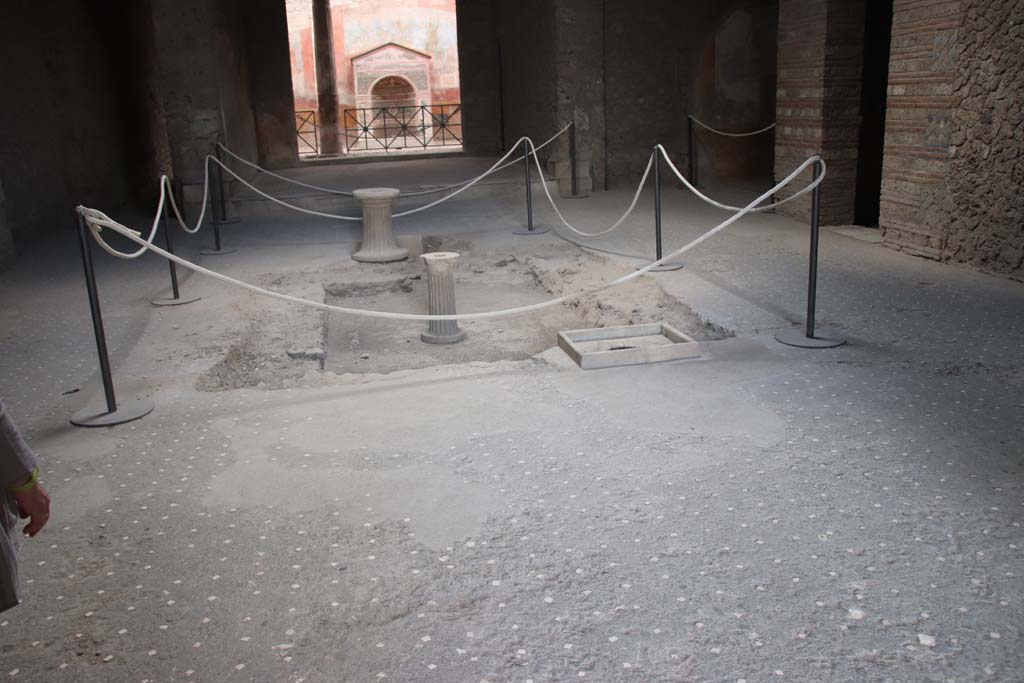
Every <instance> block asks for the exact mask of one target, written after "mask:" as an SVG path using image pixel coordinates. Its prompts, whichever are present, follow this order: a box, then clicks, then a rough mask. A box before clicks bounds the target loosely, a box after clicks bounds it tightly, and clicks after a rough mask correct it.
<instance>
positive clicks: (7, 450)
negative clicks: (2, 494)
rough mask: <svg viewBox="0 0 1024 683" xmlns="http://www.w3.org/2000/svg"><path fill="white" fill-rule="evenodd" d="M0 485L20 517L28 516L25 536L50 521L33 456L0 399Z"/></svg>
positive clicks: (33, 533) (48, 503) (44, 491)
mask: <svg viewBox="0 0 1024 683" xmlns="http://www.w3.org/2000/svg"><path fill="white" fill-rule="evenodd" d="M0 486H2V487H3V488H5V489H7V491H9V492H10V493H11V495H12V496H13V497H14V500H15V502H16V503H17V504H18V512H19V513H20V514H21V516H22V518H25V517H30V518H31V520H30V521H29V523H28V524H27V525H26V526H25V533H26V534H28V535H29V536H35V535H36V534H37V533H39V530H40V529H42V528H43V527H44V526H45V525H46V522H47V520H49V518H50V496H49V495H47V493H46V489H44V488H43V487H42V485H41V484H40V483H39V469H38V467H37V465H36V455H35V453H33V452H32V449H31V448H29V447H28V444H27V443H25V440H24V439H23V438H21V434H19V433H18V428H17V427H16V426H15V425H14V421H13V420H11V417H10V415H8V414H7V407H6V406H5V405H4V402H3V400H0Z"/></svg>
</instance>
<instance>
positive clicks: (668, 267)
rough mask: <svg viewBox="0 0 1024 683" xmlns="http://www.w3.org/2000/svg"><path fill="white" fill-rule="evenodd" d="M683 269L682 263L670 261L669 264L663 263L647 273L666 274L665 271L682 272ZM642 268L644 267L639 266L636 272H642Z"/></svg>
mask: <svg viewBox="0 0 1024 683" xmlns="http://www.w3.org/2000/svg"><path fill="white" fill-rule="evenodd" d="M682 267H683V264H682V263H678V262H676V261H668V262H667V263H662V264H661V265H660V266H655V267H654V268H651V269H650V270H649V271H647V272H648V273H664V272H665V271H668V270H680V269H681V268H682ZM641 268H643V266H637V267H636V270H640V269H641Z"/></svg>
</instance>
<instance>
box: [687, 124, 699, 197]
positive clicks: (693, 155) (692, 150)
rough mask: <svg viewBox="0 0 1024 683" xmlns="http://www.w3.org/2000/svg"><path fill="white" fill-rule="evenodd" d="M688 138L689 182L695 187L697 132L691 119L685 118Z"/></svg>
mask: <svg viewBox="0 0 1024 683" xmlns="http://www.w3.org/2000/svg"><path fill="white" fill-rule="evenodd" d="M686 123H687V128H688V136H689V139H690V182H691V183H693V186H694V187H697V131H696V130H694V127H693V117H692V116H688V117H686Z"/></svg>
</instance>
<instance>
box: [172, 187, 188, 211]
mask: <svg viewBox="0 0 1024 683" xmlns="http://www.w3.org/2000/svg"><path fill="white" fill-rule="evenodd" d="M171 194H173V195H174V204H175V205H176V206H177V207H178V213H180V214H181V220H183V221H187V220H188V212H187V211H186V210H185V188H184V187H183V186H182V183H181V180H180V179H178V178H175V179H173V180H172V181H171Z"/></svg>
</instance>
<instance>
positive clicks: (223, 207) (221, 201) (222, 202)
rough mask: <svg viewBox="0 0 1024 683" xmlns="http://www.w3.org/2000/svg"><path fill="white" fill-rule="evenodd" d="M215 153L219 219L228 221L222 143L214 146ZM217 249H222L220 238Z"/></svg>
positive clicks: (223, 221) (219, 220)
mask: <svg viewBox="0 0 1024 683" xmlns="http://www.w3.org/2000/svg"><path fill="white" fill-rule="evenodd" d="M213 155H214V157H215V158H216V159H217V162H218V163H217V164H216V166H217V208H218V209H219V214H218V216H217V221H218V222H220V223H226V222H227V220H228V200H227V194H226V193H225V192H224V167H223V166H221V164H222V163H223V162H224V160H223V159H221V155H220V145H214V146H213ZM217 249H218V250H219V249H220V240H219V239H218V240H217Z"/></svg>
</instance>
